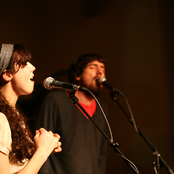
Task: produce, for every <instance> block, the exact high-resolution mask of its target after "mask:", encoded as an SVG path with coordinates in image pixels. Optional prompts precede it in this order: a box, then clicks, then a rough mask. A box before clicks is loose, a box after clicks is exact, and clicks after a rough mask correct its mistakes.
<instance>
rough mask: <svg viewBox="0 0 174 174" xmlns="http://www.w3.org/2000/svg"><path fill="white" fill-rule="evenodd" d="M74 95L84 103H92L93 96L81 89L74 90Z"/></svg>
mask: <svg viewBox="0 0 174 174" xmlns="http://www.w3.org/2000/svg"><path fill="white" fill-rule="evenodd" d="M75 96H76V97H77V98H78V99H79V101H80V102H81V103H83V104H85V105H92V103H93V102H94V98H93V97H92V96H91V94H87V93H85V92H82V91H76V93H75Z"/></svg>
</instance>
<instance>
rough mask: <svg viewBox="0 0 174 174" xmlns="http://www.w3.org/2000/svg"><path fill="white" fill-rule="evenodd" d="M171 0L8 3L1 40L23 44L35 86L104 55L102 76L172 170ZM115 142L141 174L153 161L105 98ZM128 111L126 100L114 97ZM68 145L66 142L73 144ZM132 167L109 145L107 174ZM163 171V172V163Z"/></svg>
mask: <svg viewBox="0 0 174 174" xmlns="http://www.w3.org/2000/svg"><path fill="white" fill-rule="evenodd" d="M173 7H174V1H173V0H170V1H169V0H50V1H46V0H42V1H41V0H35V1H34V0H30V1H27V0H25V1H22V0H16V1H12V0H5V1H1V5H0V42H2V43H22V44H23V45H25V46H26V47H27V48H29V49H30V50H31V52H32V55H33V58H32V63H33V64H34V65H35V66H36V71H35V81H36V84H42V82H43V80H44V79H45V78H46V77H48V76H50V75H52V74H54V73H56V72H57V71H58V70H62V69H67V68H68V67H69V64H70V62H71V61H72V60H74V59H76V58H77V57H78V56H79V55H81V54H84V53H87V52H94V53H98V54H100V55H102V56H103V57H104V58H106V59H107V66H108V71H107V80H108V81H109V82H110V83H111V84H112V85H113V86H115V87H116V88H118V89H119V90H120V91H121V92H122V93H123V94H124V95H125V96H126V98H127V99H128V101H129V104H130V106H131V109H132V111H133V114H134V118H135V121H136V123H137V126H138V127H139V129H140V130H141V132H143V134H144V135H145V137H146V138H148V140H150V141H151V142H152V143H153V144H154V145H155V146H156V148H157V149H158V151H159V153H160V154H161V156H162V157H163V158H164V160H165V161H166V162H167V164H168V165H169V166H170V167H171V168H172V170H174V150H173V148H172V147H173V146H174V141H173V138H174V130H173V129H172V128H173V125H174V118H173V116H174V109H173V106H174V99H173V98H174V92H173V88H174V83H173V75H174V70H173V65H174V60H173V57H174V52H173V46H174V40H173V39H174V10H173ZM100 97H101V98H102V99H104V100H105V101H106V102H107V104H108V106H109V115H110V116H109V123H110V126H111V129H112V132H113V136H114V142H117V143H119V145H120V147H119V149H120V150H121V152H122V153H123V154H124V155H125V156H126V157H127V158H128V159H130V160H131V161H132V162H133V163H134V164H135V165H136V166H137V167H138V169H139V171H140V173H142V174H144V173H145V174H147V173H148V174H151V173H152V174H153V173H154V170H153V166H152V162H156V158H155V157H154V156H153V154H152V150H151V149H150V148H149V146H148V145H147V144H146V143H145V141H144V140H143V139H142V138H141V137H140V136H139V135H138V134H137V133H136V131H135V130H134V128H133V126H132V125H131V124H130V123H129V122H128V119H127V117H126V116H125V115H124V114H123V112H122V111H121V110H120V108H119V107H118V106H117V104H116V102H114V101H113V100H112V99H111V98H110V94H109V91H108V90H107V89H106V88H105V89H104V91H103V93H102V95H101V96H100ZM117 99H118V100H119V101H120V103H121V104H122V106H123V107H124V108H125V109H126V111H128V110H127V107H126V104H125V101H124V100H123V99H122V98H120V97H118V98H117ZM70 146H71V145H70ZM110 173H120V174H129V173H132V171H131V170H130V169H129V167H128V166H127V165H126V163H125V162H124V161H123V160H122V159H121V158H120V157H118V156H117V155H116V154H115V153H114V151H113V149H112V148H111V147H110V146H109V145H108V160H107V174H110ZM161 173H164V174H165V173H167V172H166V171H165V170H164V168H162V170H161Z"/></svg>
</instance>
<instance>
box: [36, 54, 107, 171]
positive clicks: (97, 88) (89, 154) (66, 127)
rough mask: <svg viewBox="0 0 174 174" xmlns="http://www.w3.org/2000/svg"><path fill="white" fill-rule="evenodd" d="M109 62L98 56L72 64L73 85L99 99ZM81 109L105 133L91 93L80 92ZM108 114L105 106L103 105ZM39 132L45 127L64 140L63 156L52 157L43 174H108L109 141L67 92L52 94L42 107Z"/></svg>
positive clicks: (84, 57) (100, 114) (89, 56)
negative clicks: (106, 170)
mask: <svg viewBox="0 0 174 174" xmlns="http://www.w3.org/2000/svg"><path fill="white" fill-rule="evenodd" d="M105 69H106V61H105V59H103V58H102V57H101V56H100V55H97V54H84V55H82V56H80V57H79V58H78V59H77V60H75V61H74V62H72V64H71V66H70V68H69V82H70V83H73V84H77V85H79V86H82V87H85V88H87V89H89V90H90V91H91V92H92V93H93V94H94V95H96V96H97V95H98V94H99V93H100V92H101V90H102V88H103V86H102V85H98V84H97V79H98V78H99V77H100V76H103V77H105ZM75 96H76V97H77V98H78V99H79V103H80V105H81V106H82V107H83V108H84V109H85V110H86V111H87V112H88V113H89V115H90V116H91V117H92V119H93V120H94V121H95V123H96V124H97V125H98V126H99V127H100V129H101V130H102V131H103V132H105V133H106V132H107V130H108V129H107V125H106V122H105V120H104V118H103V115H102V113H101V111H100V109H99V107H98V105H97V104H96V101H95V100H94V98H93V97H92V96H91V94H90V93H88V92H83V91H76V92H75ZM100 104H101V105H102V107H103V109H104V111H105V113H106V111H107V108H106V106H105V105H104V103H102V102H101V101H100ZM36 125H37V126H36V128H38V127H44V128H46V129H47V130H50V131H53V132H54V133H58V134H59V135H60V136H61V142H62V152H61V153H59V154H56V155H55V154H52V155H51V156H50V157H49V158H48V160H47V161H46V163H45V164H44V165H43V167H42V168H41V170H40V174H104V173H105V169H106V153H107V140H106V139H105V137H104V136H103V135H102V134H101V132H100V131H99V130H98V129H97V128H96V127H95V126H94V124H93V123H92V122H91V121H90V120H89V119H88V118H87V117H86V116H85V115H84V114H83V113H82V112H81V111H80V109H79V108H78V107H77V106H75V105H74V104H73V103H72V101H71V100H70V99H69V97H68V95H67V93H66V92H65V91H60V90H59V91H54V92H50V93H49V94H48V95H47V96H46V97H45V98H44V101H43V103H42V105H41V107H40V111H39V114H38V119H37V123H36Z"/></svg>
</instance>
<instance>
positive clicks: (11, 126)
mask: <svg viewBox="0 0 174 174" xmlns="http://www.w3.org/2000/svg"><path fill="white" fill-rule="evenodd" d="M30 61H31V54H30V52H29V50H28V49H26V48H25V47H24V46H22V45H20V44H15V45H13V44H2V45H0V173H1V174H16V173H18V174H37V173H38V171H39V169H40V168H41V166H42V165H43V163H44V162H45V161H46V160H47V158H48V156H49V155H50V154H51V153H54V152H60V151H61V150H62V149H61V147H60V146H61V142H59V139H60V136H59V135H58V134H53V133H52V132H51V131H49V132H48V131H46V130H45V129H43V128H41V129H39V130H38V131H36V135H35V136H34V142H33V141H32V136H31V132H30V131H29V128H28V127H27V125H26V120H25V119H24V117H23V116H22V114H21V113H20V111H19V110H18V109H17V108H16V102H17V100H18V97H19V96H20V95H28V94H30V93H31V92H32V91H33V88H34V81H33V77H34V74H33V72H34V71H35V67H34V66H33V65H32V64H31V63H30Z"/></svg>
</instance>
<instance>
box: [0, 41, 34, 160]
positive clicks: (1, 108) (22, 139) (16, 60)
mask: <svg viewBox="0 0 174 174" xmlns="http://www.w3.org/2000/svg"><path fill="white" fill-rule="evenodd" d="M30 61H31V53H30V51H29V50H28V49H27V48H25V47H24V46H23V45H21V44H15V45H14V50H13V54H12V57H11V59H10V62H9V65H8V67H7V69H6V70H7V71H8V72H9V73H11V74H14V73H16V72H17V71H18V69H16V67H19V68H20V66H22V65H26V63H27V62H30ZM3 84H4V82H3V80H2V78H1V80H0V86H2V85H3ZM0 112H2V113H4V114H5V116H6V117H7V119H8V122H9V125H10V128H11V132H12V146H11V147H12V151H11V152H10V154H9V159H10V162H11V163H19V162H20V163H22V161H23V160H24V159H25V158H27V159H30V158H31V157H32V155H33V154H34V152H35V145H34V143H33V141H32V135H31V131H30V130H29V127H28V126H27V124H26V118H25V117H23V115H22V114H21V113H20V111H19V110H16V109H14V108H12V107H11V106H10V105H9V103H8V101H7V100H6V99H5V97H4V96H3V94H2V93H1V92H0Z"/></svg>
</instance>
